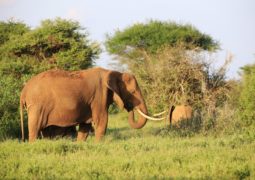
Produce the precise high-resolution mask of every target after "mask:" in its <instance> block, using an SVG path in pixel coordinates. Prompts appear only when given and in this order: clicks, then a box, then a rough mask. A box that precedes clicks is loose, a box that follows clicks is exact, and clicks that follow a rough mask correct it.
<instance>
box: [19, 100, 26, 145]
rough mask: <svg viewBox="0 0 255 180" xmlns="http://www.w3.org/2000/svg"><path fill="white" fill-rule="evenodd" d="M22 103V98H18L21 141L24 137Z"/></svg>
mask: <svg viewBox="0 0 255 180" xmlns="http://www.w3.org/2000/svg"><path fill="white" fill-rule="evenodd" d="M23 110H24V103H23V101H22V99H20V127H21V139H22V141H25V137H24V112H23Z"/></svg>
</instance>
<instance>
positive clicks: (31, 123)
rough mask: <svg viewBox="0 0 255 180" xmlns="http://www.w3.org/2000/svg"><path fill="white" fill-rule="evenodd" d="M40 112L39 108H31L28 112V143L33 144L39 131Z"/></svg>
mask: <svg viewBox="0 0 255 180" xmlns="http://www.w3.org/2000/svg"><path fill="white" fill-rule="evenodd" d="M41 122H42V112H40V109H39V108H36V107H33V108H32V107H31V108H30V109H29V112H28V133H29V135H28V136H29V138H28V139H29V142H33V141H35V140H36V138H37V137H38V133H39V131H40V129H41Z"/></svg>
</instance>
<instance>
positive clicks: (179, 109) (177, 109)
mask: <svg viewBox="0 0 255 180" xmlns="http://www.w3.org/2000/svg"><path fill="white" fill-rule="evenodd" d="M191 118H192V107H191V106H189V105H178V106H172V108H171V112H170V124H178V123H179V122H180V121H182V120H189V119H191Z"/></svg>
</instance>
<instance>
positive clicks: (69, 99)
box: [20, 68, 148, 142]
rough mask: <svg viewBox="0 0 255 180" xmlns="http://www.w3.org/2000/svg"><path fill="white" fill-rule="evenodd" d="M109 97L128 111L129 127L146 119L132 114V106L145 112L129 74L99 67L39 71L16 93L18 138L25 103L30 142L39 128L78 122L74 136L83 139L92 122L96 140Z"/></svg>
mask: <svg viewBox="0 0 255 180" xmlns="http://www.w3.org/2000/svg"><path fill="white" fill-rule="evenodd" d="M113 101H115V102H116V103H117V105H118V106H119V107H120V108H125V109H126V110H127V111H128V112H129V121H128V122H129V124H130V126H131V127H133V128H137V129H139V128H142V127H143V126H144V125H145V124H146V122H147V119H146V118H144V117H142V116H139V120H138V121H135V120H134V118H133V117H134V116H133V114H134V111H133V110H134V109H139V110H140V111H142V112H143V113H144V114H147V113H148V112H147V107H146V104H145V102H144V99H143V96H142V94H141V91H140V88H139V86H138V84H137V81H136V78H135V77H134V76H133V75H131V74H129V73H120V72H117V71H110V70H106V69H103V68H91V69H87V70H81V71H64V70H49V71H45V72H42V73H40V74H38V75H36V76H34V77H33V78H31V79H30V80H29V81H28V82H27V83H26V85H25V86H24V88H23V90H22V92H21V95H20V115H21V130H22V139H23V140H24V127H23V108H24V107H25V108H26V109H27V112H28V130H29V141H30V142H31V141H34V140H35V139H36V138H37V137H38V133H39V132H40V131H42V130H44V129H45V128H47V127H49V126H52V125H54V126H60V127H70V126H76V125H79V129H78V135H77V140H86V138H87V136H88V134H89V132H90V131H91V127H92V124H93V127H94V129H95V136H96V140H97V141H98V140H100V139H101V138H102V137H103V136H104V134H105V132H106V128H107V123H108V108H109V105H110V104H112V103H113ZM130 117H132V118H130Z"/></svg>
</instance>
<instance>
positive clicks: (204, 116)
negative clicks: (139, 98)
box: [124, 47, 233, 132]
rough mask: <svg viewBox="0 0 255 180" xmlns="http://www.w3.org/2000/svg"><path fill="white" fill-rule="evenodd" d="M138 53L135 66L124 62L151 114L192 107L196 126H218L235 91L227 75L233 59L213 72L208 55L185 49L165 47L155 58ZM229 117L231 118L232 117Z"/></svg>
mask: <svg viewBox="0 0 255 180" xmlns="http://www.w3.org/2000/svg"><path fill="white" fill-rule="evenodd" d="M138 53H139V55H137V56H136V59H135V60H134V59H133V60H134V61H132V63H129V61H128V60H125V59H124V61H125V62H127V64H128V65H129V67H130V69H131V70H132V72H133V73H134V74H135V75H136V78H137V80H138V82H139V85H140V87H141V89H142V91H143V94H144V96H145V100H146V103H147V105H148V108H149V112H153V113H155V112H161V111H162V110H169V108H170V106H172V105H182V104H186V105H191V106H192V107H193V110H194V111H195V114H196V117H195V119H196V120H195V121H194V123H196V125H194V126H196V127H197V126H199V124H198V123H200V127H201V128H202V129H203V131H204V132H206V131H208V130H209V129H212V128H213V127H215V126H216V124H217V119H218V118H219V117H220V115H221V114H220V113H223V112H221V109H222V108H224V106H225V103H226V101H227V100H228V99H229V94H230V92H231V91H232V89H233V88H232V87H233V83H232V81H227V80H226V73H225V72H226V68H227V66H228V64H229V63H230V61H231V56H230V57H229V58H228V59H226V62H225V64H224V65H223V66H222V67H220V68H219V69H213V68H212V66H211V64H210V61H209V58H207V56H206V54H205V53H203V52H202V53H198V52H193V51H184V50H183V47H175V48H172V47H171V48H165V49H164V50H162V51H160V53H159V54H156V55H151V54H147V53H146V52H145V51H137V54H138ZM133 58H135V56H133ZM229 115H231V118H232V116H233V114H231V113H229ZM231 118H230V119H231ZM199 119H200V120H199ZM196 129H197V130H199V128H196Z"/></svg>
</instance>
